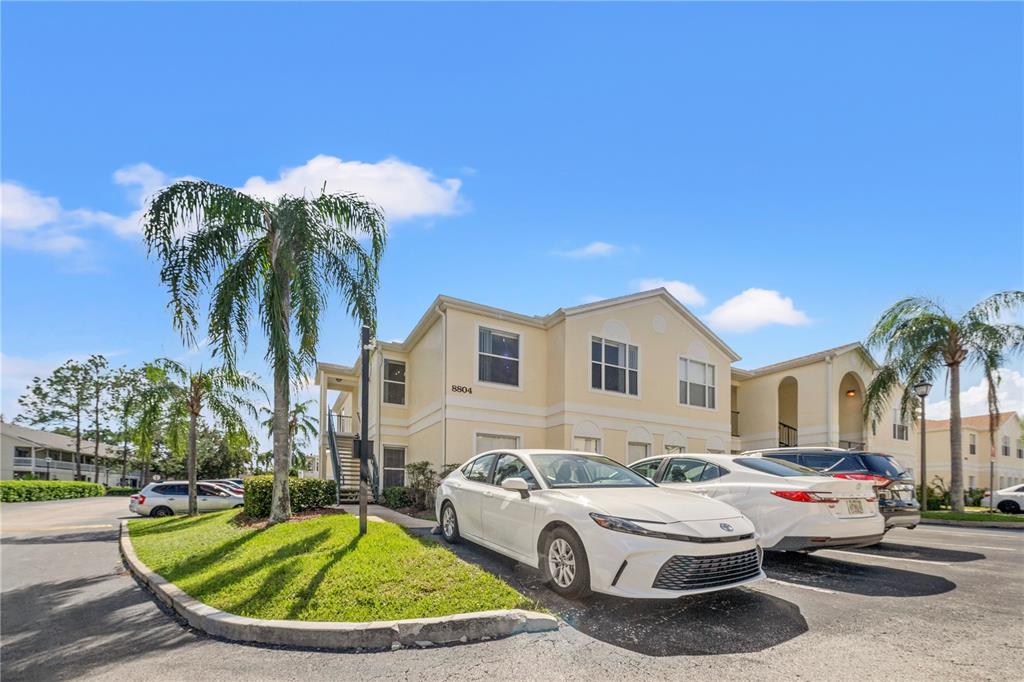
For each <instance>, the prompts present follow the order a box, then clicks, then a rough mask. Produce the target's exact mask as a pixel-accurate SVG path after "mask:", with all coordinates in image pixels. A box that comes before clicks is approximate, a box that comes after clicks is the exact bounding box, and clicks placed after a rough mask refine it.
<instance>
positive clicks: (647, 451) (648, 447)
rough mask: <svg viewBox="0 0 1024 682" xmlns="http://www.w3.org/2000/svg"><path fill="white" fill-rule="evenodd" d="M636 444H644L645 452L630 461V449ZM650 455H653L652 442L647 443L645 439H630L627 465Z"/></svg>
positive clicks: (627, 444)
mask: <svg viewBox="0 0 1024 682" xmlns="http://www.w3.org/2000/svg"><path fill="white" fill-rule="evenodd" d="M634 445H642V446H643V448H644V454H643V456H642V457H637V458H636V459H634V460H633V461H632V462H631V461H629V449H630V448H631V447H633V446H634ZM650 456H651V444H650V443H645V442H644V441H641V440H631V441H628V442H627V443H626V466H629V465H630V464H632V463H633V462H639V461H641V460H644V459H647V458H648V457H650Z"/></svg>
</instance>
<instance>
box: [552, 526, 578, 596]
mask: <svg viewBox="0 0 1024 682" xmlns="http://www.w3.org/2000/svg"><path fill="white" fill-rule="evenodd" d="M548 573H550V574H551V579H552V580H554V581H555V584H556V585H558V586H559V587H563V588H564V587H569V586H570V585H572V581H573V580H575V579H576V555H575V554H573V551H572V547H570V546H569V543H568V542H566V541H565V540H564V539H562V538H555V539H554V541H552V543H551V546H550V547H548Z"/></svg>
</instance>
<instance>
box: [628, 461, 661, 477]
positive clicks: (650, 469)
mask: <svg viewBox="0 0 1024 682" xmlns="http://www.w3.org/2000/svg"><path fill="white" fill-rule="evenodd" d="M659 466H661V460H660V459H652V460H650V461H649V462H642V463H640V464H634V465H633V466H631V467H630V469H632V470H633V471H635V472H637V473H638V474H640V475H641V476H646V477H647V478H649V479H651V480H652V481H653V480H654V475H655V474H656V473H658V467H659Z"/></svg>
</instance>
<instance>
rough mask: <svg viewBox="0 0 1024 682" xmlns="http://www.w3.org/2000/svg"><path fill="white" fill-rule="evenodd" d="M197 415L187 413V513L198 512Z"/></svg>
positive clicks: (190, 514) (193, 514)
mask: <svg viewBox="0 0 1024 682" xmlns="http://www.w3.org/2000/svg"><path fill="white" fill-rule="evenodd" d="M198 419H199V415H198V414H196V413H195V412H191V413H189V417H188V515H189V516H195V515H196V514H198V513H199V502H198V501H197V500H196V422H197V421H198Z"/></svg>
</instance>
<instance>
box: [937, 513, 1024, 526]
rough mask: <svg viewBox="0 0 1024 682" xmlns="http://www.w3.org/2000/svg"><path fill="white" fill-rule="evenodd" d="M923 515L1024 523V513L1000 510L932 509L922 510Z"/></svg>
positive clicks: (964, 519)
mask: <svg viewBox="0 0 1024 682" xmlns="http://www.w3.org/2000/svg"><path fill="white" fill-rule="evenodd" d="M921 516H922V517H924V518H926V519H941V520H945V521H1009V522H1011V523H1013V522H1016V523H1024V514H1000V513H999V512H996V513H994V514H993V513H990V512H981V511H977V512H975V511H965V512H951V511H930V512H922V514H921Z"/></svg>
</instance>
